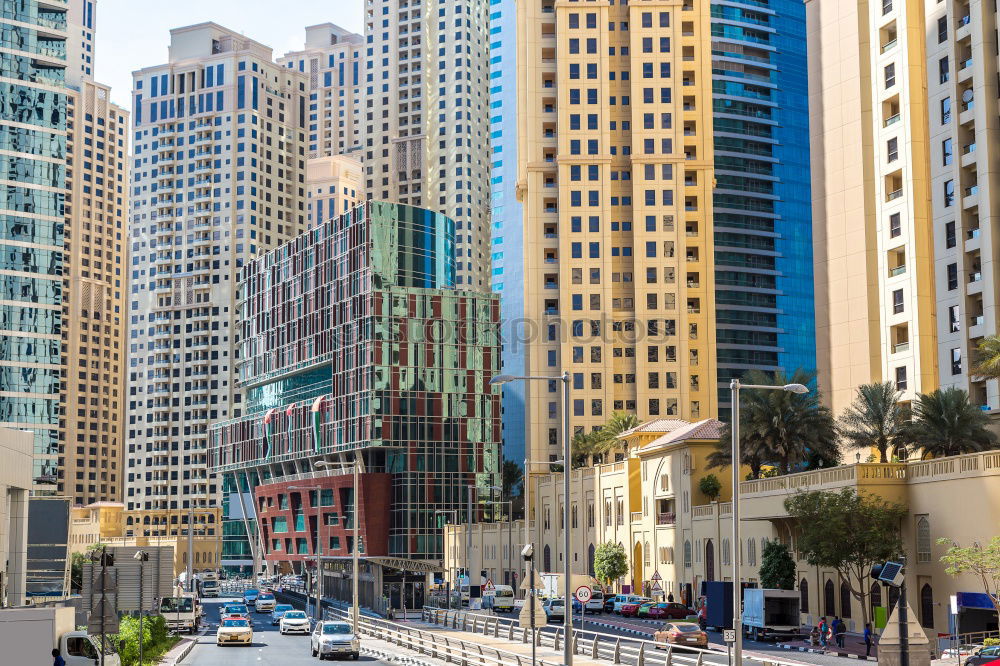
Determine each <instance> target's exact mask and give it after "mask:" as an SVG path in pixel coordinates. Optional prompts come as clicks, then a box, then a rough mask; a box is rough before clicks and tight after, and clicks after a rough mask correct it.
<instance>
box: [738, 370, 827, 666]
mask: <svg viewBox="0 0 1000 666" xmlns="http://www.w3.org/2000/svg"><path fill="white" fill-rule="evenodd" d="M729 389H730V391H732V397H731V402H732V410H733V416H732V419H733V422H732V426H731V428H732V433H733V447H732V451H731V454H732V468H733V470H732V471H733V501H732V504H733V511H732V516H733V545H732V554H733V555H732V557H733V630H734V633H735V634H736V635H735V637H734V640H733V661H732V664H734V665H735V666H740V665H741V664H742V663H743V618H742V617H741V616H740V608H741V603H740V602H741V601H742V599H741V598H740V597H741V596H742V595H741V594H740V564H741V562H740V560H741V557H740V556H741V554H742V553H741V549H740V460H741V458H740V389H761V390H765V391H787V392H788V393H799V394H802V393H809V389H808V388H806V387H805V386H803V385H802V384H785V385H783V386H775V385H770V384H741V383H740V380H739V379H736V378H733V380H732V381H730V382H729Z"/></svg>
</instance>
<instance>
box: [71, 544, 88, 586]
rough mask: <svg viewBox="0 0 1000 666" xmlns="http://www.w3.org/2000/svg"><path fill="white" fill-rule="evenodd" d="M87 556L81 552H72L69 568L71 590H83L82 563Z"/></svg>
mask: <svg viewBox="0 0 1000 666" xmlns="http://www.w3.org/2000/svg"><path fill="white" fill-rule="evenodd" d="M86 561H87V556H86V555H84V554H83V553H73V558H72V560H71V561H70V568H69V587H70V589H71V590H72V591H73V592H81V591H83V563H84V562H86Z"/></svg>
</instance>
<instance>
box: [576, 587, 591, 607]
mask: <svg viewBox="0 0 1000 666" xmlns="http://www.w3.org/2000/svg"><path fill="white" fill-rule="evenodd" d="M573 596H574V597H576V600H577V601H579V602H580V603H581V604H585V603H587V602H588V601H590V598H591V597H592V596H594V591H593V590H592V589H590V588H589V587H588V586H586V585H581V586H580V587H578V588H576V592H574V593H573Z"/></svg>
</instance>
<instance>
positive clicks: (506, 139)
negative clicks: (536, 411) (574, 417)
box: [490, 0, 527, 465]
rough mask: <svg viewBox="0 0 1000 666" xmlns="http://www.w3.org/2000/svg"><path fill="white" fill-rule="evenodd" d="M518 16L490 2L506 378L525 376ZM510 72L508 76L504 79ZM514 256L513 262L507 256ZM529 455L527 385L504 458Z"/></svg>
mask: <svg viewBox="0 0 1000 666" xmlns="http://www.w3.org/2000/svg"><path fill="white" fill-rule="evenodd" d="M516 47H517V11H516V7H515V6H514V0H490V147H491V150H492V153H493V157H492V160H493V162H492V165H491V167H492V168H491V170H490V188H491V194H490V196H491V204H492V207H493V208H492V214H491V219H490V222H491V225H492V226H491V229H492V232H491V235H492V250H491V260H492V265H493V274H492V284H493V290H494V291H496V292H498V293H499V294H500V316H501V336H502V339H503V352H502V354H501V363H502V365H503V372H504V373H507V374H512V375H522V374H524V372H525V356H524V355H525V351H526V350H525V344H526V342H527V341H526V340H525V335H524V328H523V323H524V289H523V285H524V261H523V257H522V253H523V251H524V230H523V223H524V221H523V219H522V217H521V202H519V201H518V200H517V196H516V192H515V187H516V184H517V79H516V77H515V76H514V73H515V72H516V71H517V48H516ZM504 72H506V73H507V76H506V77H505V76H504V74H503V73H504ZM506 253H509V254H510V261H506V260H505V257H504V255H505V254H506ZM524 455H525V405H524V384H523V383H522V382H512V383H509V384H505V385H504V387H503V457H504V459H505V460H513V461H514V462H516V463H517V464H518V465H520V464H522V463H523V461H524Z"/></svg>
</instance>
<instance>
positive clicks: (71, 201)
mask: <svg viewBox="0 0 1000 666" xmlns="http://www.w3.org/2000/svg"><path fill="white" fill-rule="evenodd" d="M110 97H111V94H110V89H109V88H108V87H107V86H104V85H101V84H98V83H94V82H92V81H89V80H86V79H84V80H83V81H81V83H80V86H79V89H78V90H72V91H69V92H68V93H67V100H68V111H67V118H68V123H67V124H68V130H69V131H68V132H67V155H68V158H69V159H68V166H67V169H66V217H65V235H64V247H65V253H64V261H65V274H64V275H63V301H62V320H63V321H62V345H63V357H62V365H63V367H64V369H65V375H64V379H63V383H62V387H61V389H62V401H63V405H64V408H65V411H64V413H63V418H62V426H61V428H60V440H61V445H62V451H61V454H62V455H61V460H62V464H61V470H60V472H59V480H58V482H57V492H58V493H59V494H60V495H66V496H68V497H71V498H73V500H74V503H75V504H80V505H86V504H91V503H93V502H115V501H118V500H119V499H120V498H121V494H122V487H123V481H124V469H123V467H124V459H123V455H122V454H123V447H124V440H125V435H124V429H125V375H126V358H127V356H128V352H127V347H126V323H125V322H126V318H127V314H126V313H127V299H126V298H125V296H126V288H127V281H128V277H127V276H128V264H127V262H126V254H127V251H128V237H127V231H126V210H127V206H128V199H127V198H128V174H127V165H128V156H127V150H128V127H129V125H128V112H127V111H125V110H124V109H122V108H120V107H118V106H116V105H115V104H112V103H111V99H110Z"/></svg>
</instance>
